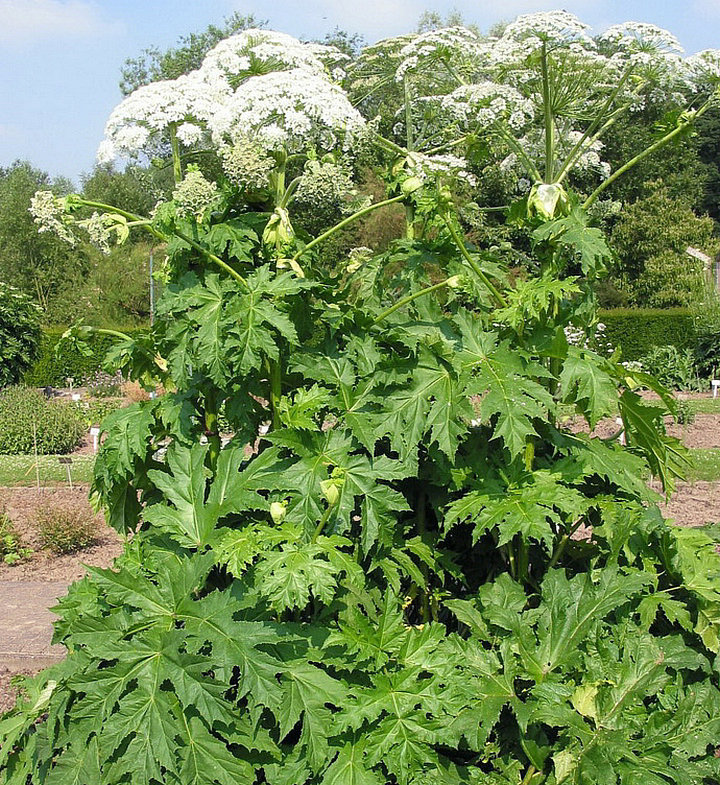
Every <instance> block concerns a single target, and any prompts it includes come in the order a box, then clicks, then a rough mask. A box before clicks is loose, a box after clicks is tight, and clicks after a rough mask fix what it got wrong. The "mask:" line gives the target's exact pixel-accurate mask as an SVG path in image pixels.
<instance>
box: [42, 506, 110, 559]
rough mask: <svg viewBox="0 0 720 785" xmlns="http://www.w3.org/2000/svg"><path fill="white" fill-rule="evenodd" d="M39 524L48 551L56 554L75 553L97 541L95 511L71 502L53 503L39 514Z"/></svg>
mask: <svg viewBox="0 0 720 785" xmlns="http://www.w3.org/2000/svg"><path fill="white" fill-rule="evenodd" d="M36 524H37V529H38V534H39V535H40V541H41V542H42V545H43V547H44V548H48V549H49V550H51V551H52V552H53V553H56V554H62V553H74V552H75V551H81V550H82V549H83V548H87V547H89V546H90V545H92V544H93V543H94V542H96V541H97V530H96V529H97V527H96V521H95V516H94V515H93V513H92V511H91V510H90V509H89V508H88V507H86V506H84V505H78V504H77V503H76V502H75V503H70V502H58V501H56V502H53V503H52V504H50V505H48V506H47V507H45V509H43V510H40V511H39V512H38V513H37V518H36Z"/></svg>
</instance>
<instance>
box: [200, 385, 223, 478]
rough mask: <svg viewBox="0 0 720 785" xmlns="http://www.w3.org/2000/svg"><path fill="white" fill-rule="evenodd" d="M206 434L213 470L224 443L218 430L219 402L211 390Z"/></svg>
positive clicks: (206, 408) (207, 407)
mask: <svg viewBox="0 0 720 785" xmlns="http://www.w3.org/2000/svg"><path fill="white" fill-rule="evenodd" d="M204 421H205V436H206V438H207V440H208V445H209V449H208V465H209V468H210V470H211V471H213V472H214V471H215V467H216V466H217V460H218V456H219V455H220V449H221V448H222V444H221V442H220V432H219V430H218V403H217V395H216V394H215V391H214V390H213V391H211V392H209V393H207V394H206V396H205V413H204Z"/></svg>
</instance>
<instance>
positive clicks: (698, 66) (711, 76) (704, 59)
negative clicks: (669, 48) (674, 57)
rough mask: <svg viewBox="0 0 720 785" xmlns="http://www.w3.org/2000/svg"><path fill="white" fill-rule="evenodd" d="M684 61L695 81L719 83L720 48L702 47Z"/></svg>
mask: <svg viewBox="0 0 720 785" xmlns="http://www.w3.org/2000/svg"><path fill="white" fill-rule="evenodd" d="M685 62H686V64H687V66H688V68H689V69H690V71H691V73H692V74H693V75H694V77H695V79H696V80H697V81H699V82H707V83H709V84H712V85H717V84H720V49H704V50H703V51H702V52H698V53H697V54H694V55H691V56H690V57H688V59H687V60H686V61H685Z"/></svg>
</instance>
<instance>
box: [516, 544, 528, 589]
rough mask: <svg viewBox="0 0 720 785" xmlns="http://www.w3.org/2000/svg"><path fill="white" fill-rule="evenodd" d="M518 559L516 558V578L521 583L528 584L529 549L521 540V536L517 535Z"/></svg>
mask: <svg viewBox="0 0 720 785" xmlns="http://www.w3.org/2000/svg"><path fill="white" fill-rule="evenodd" d="M518 539H519V542H518V557H517V559H518V560H517V570H518V578H519V579H520V580H521V581H522V582H523V583H529V582H530V549H529V548H528V544H527V542H526V541H525V540H524V539H523V537H522V535H518Z"/></svg>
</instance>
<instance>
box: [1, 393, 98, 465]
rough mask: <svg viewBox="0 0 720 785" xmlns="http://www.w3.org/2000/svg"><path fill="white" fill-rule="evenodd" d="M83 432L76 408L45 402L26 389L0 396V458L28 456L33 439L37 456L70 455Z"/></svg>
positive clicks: (64, 404)
mask: <svg viewBox="0 0 720 785" xmlns="http://www.w3.org/2000/svg"><path fill="white" fill-rule="evenodd" d="M33 429H34V431H35V434H33ZM85 430H86V427H85V422H84V420H83V418H82V417H81V416H80V413H79V412H78V409H77V407H75V406H73V405H72V404H70V403H69V402H66V401H57V400H47V399H46V398H45V397H44V396H43V394H42V393H41V392H38V391H37V390H33V389H31V388H29V387H8V388H7V389H6V390H3V391H2V392H0V454H6V455H7V454H9V455H18V454H22V453H24V454H30V453H32V452H33V451H34V438H35V437H36V438H37V451H38V453H40V454H43V455H50V454H56V453H67V452H71V451H72V450H73V449H75V447H77V445H78V444H79V442H80V440H81V439H82V437H83V435H84V433H85Z"/></svg>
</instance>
